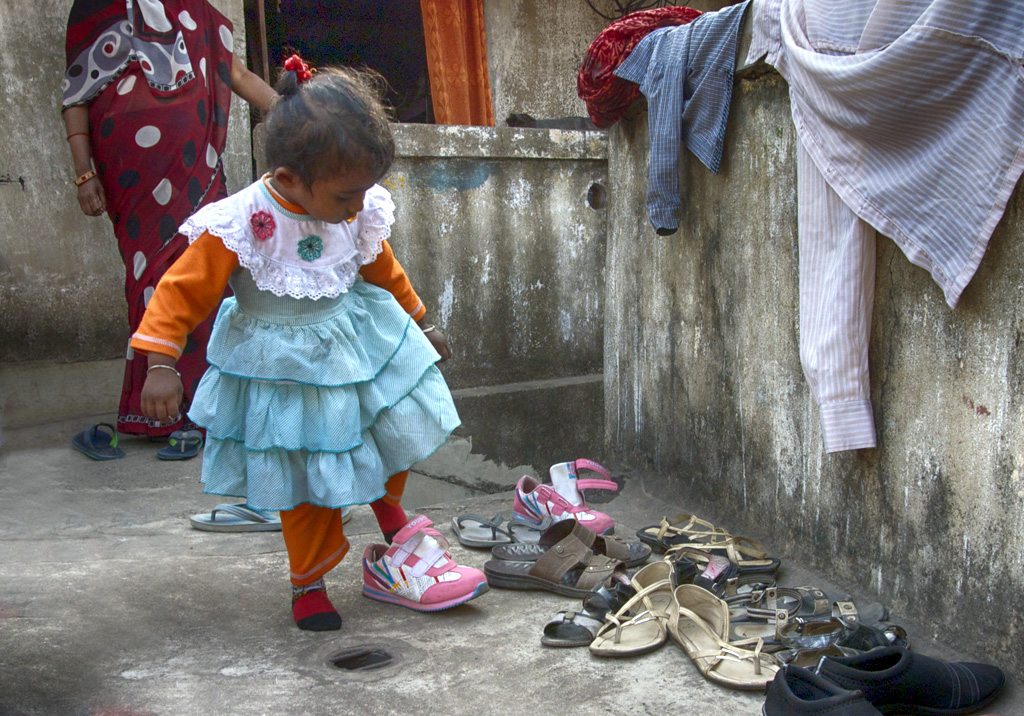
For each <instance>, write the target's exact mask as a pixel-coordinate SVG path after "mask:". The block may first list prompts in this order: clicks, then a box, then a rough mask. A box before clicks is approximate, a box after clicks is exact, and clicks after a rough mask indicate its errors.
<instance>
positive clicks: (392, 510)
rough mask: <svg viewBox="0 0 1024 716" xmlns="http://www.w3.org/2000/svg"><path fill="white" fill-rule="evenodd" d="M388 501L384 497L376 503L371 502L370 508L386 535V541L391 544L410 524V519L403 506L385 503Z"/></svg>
mask: <svg viewBox="0 0 1024 716" xmlns="http://www.w3.org/2000/svg"><path fill="white" fill-rule="evenodd" d="M386 499H387V498H386V497H382V498H380V499H379V500H377V501H376V502H371V503H370V507H371V508H373V514H374V515H376V517H377V524H378V525H380V531H381V532H383V533H384V539H386V540H387V541H388V544H391V538H392V537H394V536H395V534H397V533H398V531H399V530H400V529H402V528H403V527H405V526H406V525H407V524H409V518H407V517H406V516H405V510H403V509H402V506H401V505H392V504H391V503H390V502H385V500H386Z"/></svg>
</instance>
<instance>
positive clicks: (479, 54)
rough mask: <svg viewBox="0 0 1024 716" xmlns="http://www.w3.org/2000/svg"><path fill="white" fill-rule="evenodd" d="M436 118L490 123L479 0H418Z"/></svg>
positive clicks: (491, 111) (442, 121) (491, 112)
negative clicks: (421, 14)
mask: <svg viewBox="0 0 1024 716" xmlns="http://www.w3.org/2000/svg"><path fill="white" fill-rule="evenodd" d="M420 8H421V9H422V11H423V36H424V39H425V40H426V46H427V73H428V74H429V76H430V94H431V97H432V100H433V104H434V121H435V122H436V123H437V124H471V125H478V126H486V127H493V126H494V106H493V104H492V102H491V80H490V75H489V74H488V72H487V41H486V36H485V34H484V7H483V0H420Z"/></svg>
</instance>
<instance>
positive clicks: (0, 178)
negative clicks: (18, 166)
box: [0, 174, 25, 191]
mask: <svg viewBox="0 0 1024 716" xmlns="http://www.w3.org/2000/svg"><path fill="white" fill-rule="evenodd" d="M9 184H21V190H22V191H25V177H21V176H20V177H18V178H17V179H15V178H14V177H13V176H11V175H10V174H0V186H2V185H9Z"/></svg>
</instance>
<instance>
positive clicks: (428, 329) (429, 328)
mask: <svg viewBox="0 0 1024 716" xmlns="http://www.w3.org/2000/svg"><path fill="white" fill-rule="evenodd" d="M420 330H421V331H423V332H424V333H430V332H431V331H436V330H437V326H435V325H434V324H433V323H431V324H430V325H429V326H424V327H423V328H421V329H420Z"/></svg>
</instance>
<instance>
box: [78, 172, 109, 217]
mask: <svg viewBox="0 0 1024 716" xmlns="http://www.w3.org/2000/svg"><path fill="white" fill-rule="evenodd" d="M78 205H79V206H80V207H82V213H84V214H85V215H86V216H99V215H100V214H102V213H103V212H104V211H106V210H107V196H106V194H104V193H103V183H102V182H101V181H100V180H99V177H93V178H92V179H90V180H89V181H87V182H85V183H84V184H82V185H81V186H79V187H78Z"/></svg>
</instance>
